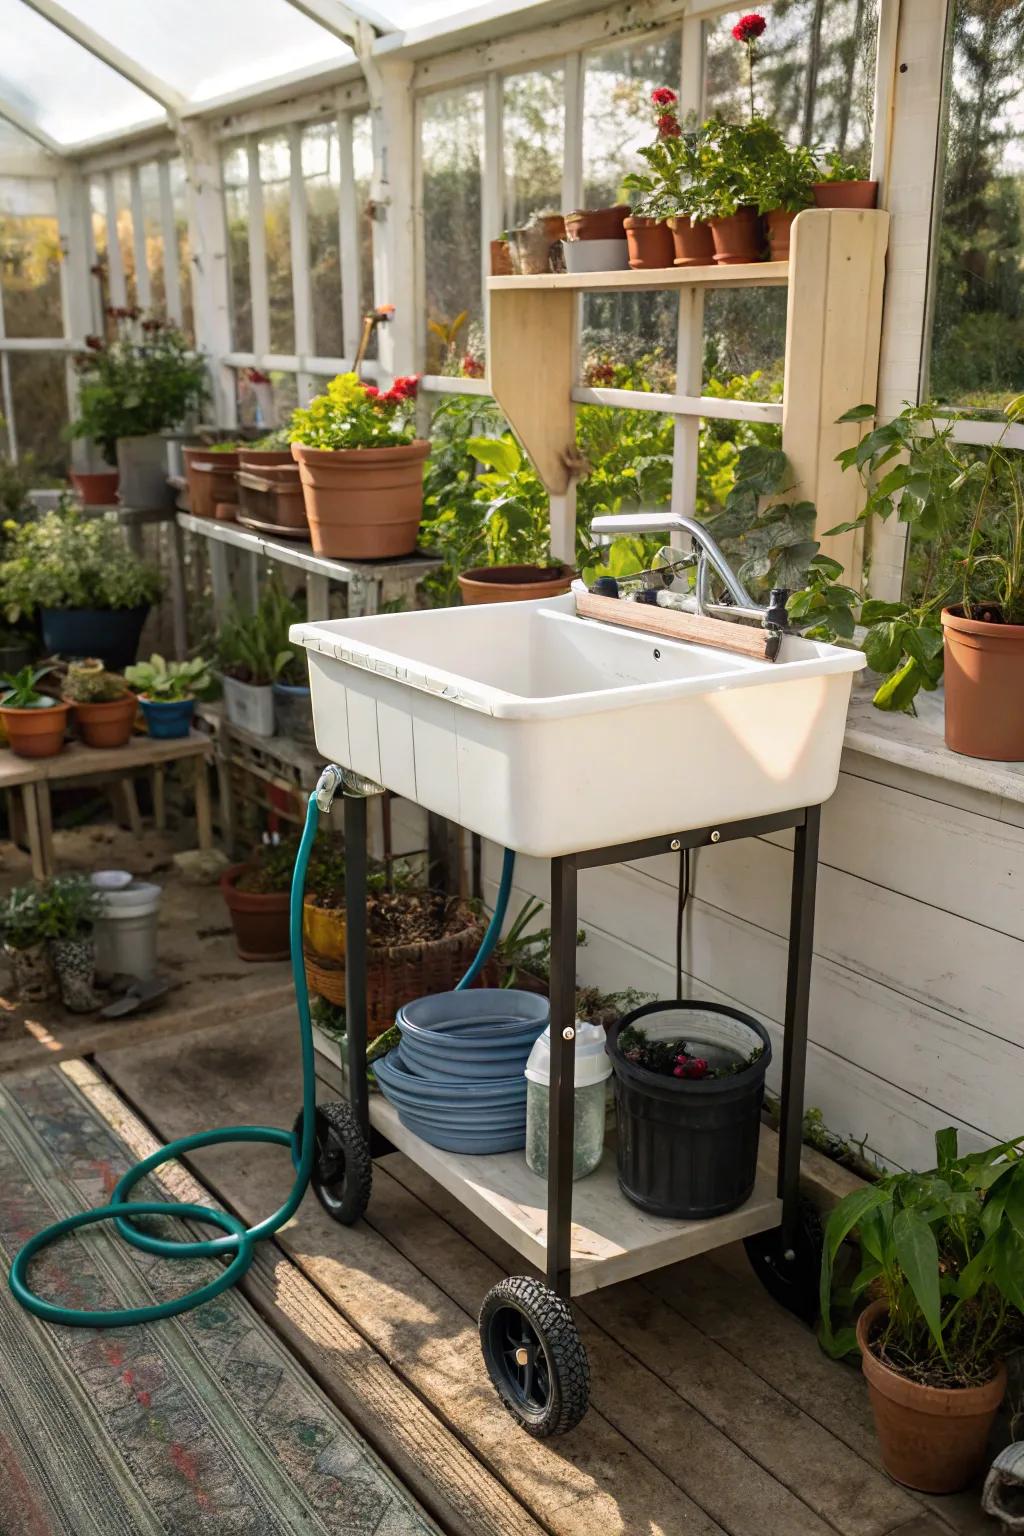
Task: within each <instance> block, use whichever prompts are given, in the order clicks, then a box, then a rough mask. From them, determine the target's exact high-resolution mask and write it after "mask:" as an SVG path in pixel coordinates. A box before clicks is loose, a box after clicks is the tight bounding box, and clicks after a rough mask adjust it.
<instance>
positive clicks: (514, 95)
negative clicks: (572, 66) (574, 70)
mask: <svg viewBox="0 0 1024 1536" xmlns="http://www.w3.org/2000/svg"><path fill="white" fill-rule="evenodd" d="M503 111H504V123H503V140H504V145H505V224H506V227H507V228H509V229H518V228H519V227H520V226H521V225H523V224H525V223H526V221H527V220H528V219H529V217H530V215H531V214H532V213H538V212H547V211H549V210H561V207H562V164H563V161H564V158H565V75H564V71H563V70H561V69H536V70H532V71H531V72H530V73H529V74H527V75H511V76H510V77H509V78H508V79H507V80H506V81H505V85H504V101H503Z"/></svg>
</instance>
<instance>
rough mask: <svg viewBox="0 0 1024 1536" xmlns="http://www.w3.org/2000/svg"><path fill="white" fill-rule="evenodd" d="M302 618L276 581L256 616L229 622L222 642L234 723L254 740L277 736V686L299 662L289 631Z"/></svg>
mask: <svg viewBox="0 0 1024 1536" xmlns="http://www.w3.org/2000/svg"><path fill="white" fill-rule="evenodd" d="M300 617H301V615H300V614H299V612H298V609H297V608H296V606H295V604H293V603H292V602H291V600H290V599H289V598H288V596H287V594H286V593H285V591H284V588H283V587H282V586H281V584H280V581H279V580H277V579H274V580H271V581H268V582H267V583H266V584H265V585H264V587H263V590H262V592H261V593H260V598H259V602H258V603H257V605H256V607H255V608H254V610H253V611H252V613H241V612H239V611H238V610H236V611H235V612H234V613H233V614H232V615H231V616H230V617H229V618H228V620H227V622H226V623H225V625H224V627H223V629H222V630H221V633H220V638H219V640H218V642H217V660H218V664H219V666H220V671H221V681H222V684H223V688H224V709H225V712H226V714H227V717H228V720H229V721H230V723H231V724H232V725H236V726H240V727H241V728H242V729H243V730H246V731H251V732H252V733H253V735H254V736H273V734H274V693H273V685H274V682H275V681H276V680H277V678H278V677H280V676H281V674H282V673H283V671H284V669H285V668H286V667H287V666H288V664H289V663H290V662H291V661H292V660H293V659H294V652H293V651H292V649H291V647H290V646H289V645H288V630H289V627H290V625H291V624H292V623H297V622H298V620H299V618H300Z"/></svg>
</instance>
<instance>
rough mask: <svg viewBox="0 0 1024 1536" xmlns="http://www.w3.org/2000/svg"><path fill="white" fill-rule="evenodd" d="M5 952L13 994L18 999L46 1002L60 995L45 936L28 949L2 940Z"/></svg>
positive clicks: (28, 1001)
mask: <svg viewBox="0 0 1024 1536" xmlns="http://www.w3.org/2000/svg"><path fill="white" fill-rule="evenodd" d="M4 954H5V955H6V957H7V959H8V961H9V962H10V966H11V982H12V984H13V988H14V995H15V997H17V998H18V999H19V1001H20V1002H23V1003H49V1002H52V1001H53V999H54V998H55V997H59V996H60V988H59V985H58V982H57V972H56V970H55V969H54V965H53V956H52V955H51V953H50V946H49V944H47V943H46V941H45V939H44V940H42V941H41V942H40V943H38V944H30V945H29V946H28V948H27V949H15V948H14V946H13V945H11V944H5V945H4Z"/></svg>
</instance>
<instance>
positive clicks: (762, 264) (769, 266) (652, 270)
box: [487, 261, 789, 293]
mask: <svg viewBox="0 0 1024 1536" xmlns="http://www.w3.org/2000/svg"><path fill="white" fill-rule="evenodd" d="M788 281H789V262H788V261H749V262H743V263H741V264H738V265H733V266H721V267H719V266H711V265H708V266H704V267H644V268H641V269H640V270H638V271H634V270H632V269H631V268H628V267H626V268H623V269H621V270H616V271H611V272H539V273H534V274H531V275H530V276H529V277H489V278H488V279H487V287H488V289H490V290H492V291H502V290H505V289H512V290H515V291H519V292H522V291H524V290H526V289H558V288H563V289H565V288H567V289H572V290H576V291H579V292H584V293H586V292H591V291H593V290H595V289H596V290H601V291H604V290H607V289H621V290H624V291H628V292H635V291H637V290H638V289H639V290H641V291H642V290H644V289H656V288H692V287H694V286H695V285H700V286H703V285H707V286H709V287H715V288H751V287H757V288H782V287H785V285H786V283H788Z"/></svg>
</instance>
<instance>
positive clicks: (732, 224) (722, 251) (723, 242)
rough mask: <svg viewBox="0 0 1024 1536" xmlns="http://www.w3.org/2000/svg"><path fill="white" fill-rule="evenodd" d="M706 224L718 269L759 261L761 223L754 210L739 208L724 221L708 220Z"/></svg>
mask: <svg viewBox="0 0 1024 1536" xmlns="http://www.w3.org/2000/svg"><path fill="white" fill-rule="evenodd" d="M708 224H709V225H710V226H711V238H712V240H713V241H714V244H715V261H716V262H717V264H718V265H719V266H720V267H734V266H737V265H739V264H740V263H741V262H747V261H760V260H761V221H760V219H759V218H758V216H757V210H756V209H754V208H741V209H740V210H739V211H738V213H730V214H729V215H728V216H727V217H726V218H724V219H709V220H708Z"/></svg>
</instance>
